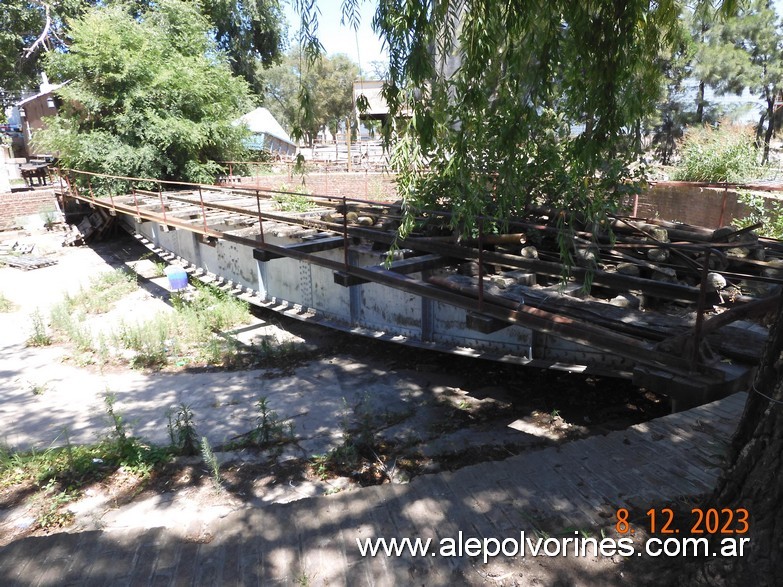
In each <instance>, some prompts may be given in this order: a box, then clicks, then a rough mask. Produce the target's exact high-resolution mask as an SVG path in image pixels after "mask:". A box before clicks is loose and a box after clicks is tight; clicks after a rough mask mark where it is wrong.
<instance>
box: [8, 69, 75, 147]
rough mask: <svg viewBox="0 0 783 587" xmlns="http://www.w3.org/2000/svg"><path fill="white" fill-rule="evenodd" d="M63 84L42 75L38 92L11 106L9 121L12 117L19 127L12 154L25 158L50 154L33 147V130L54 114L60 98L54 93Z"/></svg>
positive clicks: (42, 125) (40, 126) (41, 126)
mask: <svg viewBox="0 0 783 587" xmlns="http://www.w3.org/2000/svg"><path fill="white" fill-rule="evenodd" d="M63 85H65V84H58V85H52V84H50V83H49V80H48V79H46V77H45V76H44V79H43V83H42V84H41V86H40V89H39V92H38V93H37V94H35V95H32V96H28V97H27V98H24V99H23V100H21V101H19V102H17V103H16V104H15V106H14V108H13V110H14V111H13V113H12V115H11V119H12V120H11V122H13V121H14V119H15V120H16V121H18V122H17V124H18V126H19V127H20V128H21V133H20V135H21V136H19V135H17V137H16V138H15V139H14V142H13V149H14V155H15V156H16V157H24V158H26V159H40V158H44V157H46V156H50V155H51V153H44V152H39V151H38V150H37V149H36V147H35V142H34V141H33V137H34V135H35V131H36V130H38V129H40V128H43V127H44V121H43V119H44V118H45V117H49V116H55V115H56V114H57V111H58V108H59V106H60V99H59V98H58V97H57V96H56V95H55V94H54V92H55V91H57V90H58V89H59V88H61V87H62V86H63Z"/></svg>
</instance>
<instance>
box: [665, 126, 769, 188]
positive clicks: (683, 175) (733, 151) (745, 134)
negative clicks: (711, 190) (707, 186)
mask: <svg viewBox="0 0 783 587" xmlns="http://www.w3.org/2000/svg"><path fill="white" fill-rule="evenodd" d="M680 153H681V160H680V164H679V165H678V166H677V169H676V170H675V173H674V177H673V179H675V180H682V181H709V182H724V181H725V182H731V183H736V182H740V181H742V180H745V179H748V178H750V177H753V176H754V175H755V174H756V172H757V158H758V155H757V152H756V147H755V145H754V134H753V131H752V129H750V128H749V127H739V126H735V125H731V124H721V125H720V127H718V128H717V129H713V128H712V127H709V126H702V127H694V128H691V129H689V131H688V133H687V134H686V135H685V139H684V140H683V142H682V145H681V147H680Z"/></svg>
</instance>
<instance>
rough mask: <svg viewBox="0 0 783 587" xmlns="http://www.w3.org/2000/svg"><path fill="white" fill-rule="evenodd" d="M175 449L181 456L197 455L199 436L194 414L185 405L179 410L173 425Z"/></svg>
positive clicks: (180, 406) (181, 405)
mask: <svg viewBox="0 0 783 587" xmlns="http://www.w3.org/2000/svg"><path fill="white" fill-rule="evenodd" d="M173 432H174V433H173V434H172V436H173V438H174V448H175V449H176V450H178V451H179V453H180V454H181V455H185V456H193V455H195V454H196V453H197V450H196V447H197V446H198V440H197V439H198V434H197V433H196V425H195V424H194V422H193V412H192V410H191V409H190V407H188V406H186V405H185V404H184V403H182V404H180V405H179V408H177V411H176V415H175V418H174V425H173Z"/></svg>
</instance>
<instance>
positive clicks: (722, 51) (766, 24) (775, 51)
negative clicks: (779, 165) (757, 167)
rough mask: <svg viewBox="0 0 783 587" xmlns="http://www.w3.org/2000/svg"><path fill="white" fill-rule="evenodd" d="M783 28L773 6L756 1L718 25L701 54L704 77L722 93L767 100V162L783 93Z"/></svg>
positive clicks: (701, 72)
mask: <svg viewBox="0 0 783 587" xmlns="http://www.w3.org/2000/svg"><path fill="white" fill-rule="evenodd" d="M782 56H783V25H781V21H780V17H779V16H778V15H777V13H776V12H775V9H774V7H773V5H772V4H771V3H769V2H767V1H766V0H752V1H751V2H748V3H747V5H745V6H743V8H742V9H741V10H740V12H739V14H738V15H737V16H736V17H733V18H729V19H727V20H726V22H724V23H720V24H718V25H717V26H715V27H714V28H713V29H712V30H711V31H710V33H709V35H708V36H707V42H706V43H705V44H703V45H702V46H701V50H700V51H699V54H698V57H697V59H698V68H697V69H698V71H699V74H700V76H701V77H702V78H703V79H705V80H706V81H707V83H709V84H710V85H712V86H713V87H715V88H716V90H717V91H718V92H721V93H728V92H733V93H742V92H743V91H744V90H745V89H748V90H750V91H751V92H752V93H753V94H755V95H757V96H758V97H759V98H761V99H762V100H764V102H765V103H766V105H767V108H766V112H765V113H764V114H763V115H762V117H761V120H760V121H759V126H758V129H759V130H758V132H759V134H761V133H762V130H763V127H764V123H765V122H766V132H765V133H764V156H763V163H766V162H767V161H768V159H769V143H770V140H771V138H772V133H773V130H774V124H773V122H774V121H773V118H774V113H775V108H774V105H775V100H776V99H777V98H778V97H779V96H780V95H781V92H783V59H781V57H782Z"/></svg>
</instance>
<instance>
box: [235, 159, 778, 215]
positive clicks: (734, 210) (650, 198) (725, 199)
mask: <svg viewBox="0 0 783 587" xmlns="http://www.w3.org/2000/svg"><path fill="white" fill-rule="evenodd" d="M233 185H237V184H233ZM240 185H242V186H243V187H259V188H262V189H271V190H286V191H287V190H291V191H294V190H297V189H299V187H300V186H301V185H302V178H301V177H300V176H297V175H293V176H292V175H287V174H279V175H261V176H258V177H252V178H245V179H243V180H242V183H241V184H240ZM304 185H305V188H306V189H307V191H308V193H310V194H319V195H330V196H338V197H342V196H346V197H349V198H360V199H370V200H388V201H395V200H397V199H398V198H397V195H396V192H395V185H394V176H393V175H390V174H386V173H377V172H354V173H346V172H329V173H309V174H307V175H305V177H304ZM764 195H765V196H767V197H769V198H773V197H774V194H769V193H767V194H764ZM631 207H632V202H629V210H628V213H630V212H631ZM748 212H749V210H748V209H747V208H746V207H745V206H744V205H743V204H741V203H740V202H739V201H738V197H737V191H736V190H733V189H729V190H725V189H723V188H707V187H699V186H694V185H687V184H683V183H680V182H678V183H676V184H675V183H672V182H659V183H657V184H655V185H653V186H652V187H651V188H649V189H648V190H647V191H645V192H644V193H642V194H640V196H639V201H638V204H637V213H636V214H637V216H640V217H643V218H660V219H663V220H671V221H676V222H685V223H687V224H695V225H698V226H706V227H710V228H718V227H720V226H721V225H723V226H726V225H728V224H731V221H732V220H734V219H735V218H742V217H744V216H746V215H747V214H748Z"/></svg>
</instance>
